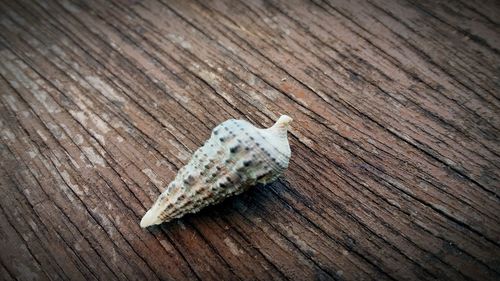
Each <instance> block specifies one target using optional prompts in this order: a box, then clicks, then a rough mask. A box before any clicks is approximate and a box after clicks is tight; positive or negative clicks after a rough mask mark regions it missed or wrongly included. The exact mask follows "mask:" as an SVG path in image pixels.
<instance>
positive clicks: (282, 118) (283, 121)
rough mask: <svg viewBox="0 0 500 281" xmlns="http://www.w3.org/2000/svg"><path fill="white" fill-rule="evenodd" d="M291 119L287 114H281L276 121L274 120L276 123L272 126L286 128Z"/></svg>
mask: <svg viewBox="0 0 500 281" xmlns="http://www.w3.org/2000/svg"><path fill="white" fill-rule="evenodd" d="M292 121H293V119H292V117H290V116H288V115H281V116H280V118H279V119H278V121H276V123H275V124H274V125H273V128H278V129H286V130H288V126H289V125H290V123H291V122H292Z"/></svg>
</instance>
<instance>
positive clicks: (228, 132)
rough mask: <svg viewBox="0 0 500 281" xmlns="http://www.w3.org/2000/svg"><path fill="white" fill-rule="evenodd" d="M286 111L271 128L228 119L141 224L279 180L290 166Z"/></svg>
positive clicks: (160, 221)
mask: <svg viewBox="0 0 500 281" xmlns="http://www.w3.org/2000/svg"><path fill="white" fill-rule="evenodd" d="M291 121H292V118H290V117H288V116H286V115H283V116H281V117H280V118H279V119H278V121H277V122H276V123H275V124H274V125H273V126H272V127H270V128H267V129H259V128H256V127H254V126H253V125H252V124H250V123H249V122H247V121H244V120H234V119H231V120H227V121H225V122H223V123H221V124H220V125H218V126H217V127H215V128H214V129H213V131H212V135H211V137H210V139H208V140H207V141H206V142H205V144H204V145H203V146H202V147H200V148H199V149H198V150H196V152H195V153H194V154H193V156H192V158H191V160H190V161H189V163H188V164H187V165H186V166H184V167H183V168H181V169H180V170H179V172H178V173H177V176H176V177H175V179H174V180H173V181H172V182H171V183H170V184H169V185H168V187H167V189H166V190H165V191H164V192H163V193H162V194H161V195H160V197H159V198H158V199H157V200H156V202H155V203H154V205H153V206H152V207H151V209H149V211H148V212H147V213H146V214H145V215H144V217H143V218H142V220H141V227H147V226H150V225H155V224H160V223H162V222H167V221H170V220H172V219H175V218H180V217H182V216H183V215H185V214H188V213H196V212H198V211H199V210H201V209H202V208H203V207H206V206H208V205H213V204H216V203H219V202H220V201H222V200H224V199H225V198H227V197H229V196H232V195H236V194H240V193H242V192H243V191H245V190H247V189H248V188H249V187H251V186H253V185H255V184H257V183H262V184H266V183H269V182H272V181H274V180H275V179H276V178H278V177H279V176H280V175H281V173H282V172H283V171H284V170H285V169H286V168H287V167H288V161H289V159H290V153H291V152H290V146H289V144H288V139H287V131H288V125H289V123H290V122H291Z"/></svg>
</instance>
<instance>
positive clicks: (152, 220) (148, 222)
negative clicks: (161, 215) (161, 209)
mask: <svg viewBox="0 0 500 281" xmlns="http://www.w3.org/2000/svg"><path fill="white" fill-rule="evenodd" d="M160 223H161V222H160V221H158V217H157V216H155V215H154V214H153V213H152V212H151V210H149V211H147V212H146V214H145V215H144V217H142V220H141V223H140V225H141V227H142V228H146V227H148V226H152V225H155V224H160Z"/></svg>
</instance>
